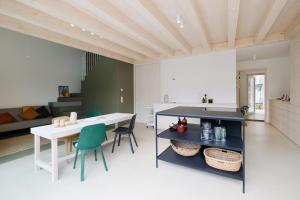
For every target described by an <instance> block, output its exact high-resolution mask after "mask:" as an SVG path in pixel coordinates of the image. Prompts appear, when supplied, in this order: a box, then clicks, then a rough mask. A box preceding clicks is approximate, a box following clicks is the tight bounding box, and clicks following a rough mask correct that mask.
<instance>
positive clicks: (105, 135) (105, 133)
mask: <svg viewBox="0 0 300 200" xmlns="http://www.w3.org/2000/svg"><path fill="white" fill-rule="evenodd" d="M105 140H106V141H107V135H106V133H105Z"/></svg>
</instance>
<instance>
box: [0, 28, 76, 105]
mask: <svg viewBox="0 0 300 200" xmlns="http://www.w3.org/2000/svg"><path fill="white" fill-rule="evenodd" d="M81 55H82V52H81V51H80V50H77V49H74V48H70V47H66V46H63V45H59V44H56V43H52V42H49V41H46V40H41V39H37V38H34V37H31V36H27V35H23V34H20V33H17V32H13V31H9V30H5V29H1V28H0V94H1V100H0V108H9V107H17V106H23V105H46V104H48V102H49V101H56V99H57V96H58V89H57V86H58V85H68V86H69V89H70V92H80V87H81Z"/></svg>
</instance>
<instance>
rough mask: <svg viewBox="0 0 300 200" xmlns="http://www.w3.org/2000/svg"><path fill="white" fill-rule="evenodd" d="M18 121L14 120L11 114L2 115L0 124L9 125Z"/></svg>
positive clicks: (0, 115) (0, 114)
mask: <svg viewBox="0 0 300 200" xmlns="http://www.w3.org/2000/svg"><path fill="white" fill-rule="evenodd" d="M16 121H17V120H16V118H14V117H13V116H12V115H11V114H10V113H8V112H6V113H0V124H7V123H12V122H16Z"/></svg>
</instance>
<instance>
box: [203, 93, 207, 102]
mask: <svg viewBox="0 0 300 200" xmlns="http://www.w3.org/2000/svg"><path fill="white" fill-rule="evenodd" d="M204 103H207V95H206V94H205V95H204Z"/></svg>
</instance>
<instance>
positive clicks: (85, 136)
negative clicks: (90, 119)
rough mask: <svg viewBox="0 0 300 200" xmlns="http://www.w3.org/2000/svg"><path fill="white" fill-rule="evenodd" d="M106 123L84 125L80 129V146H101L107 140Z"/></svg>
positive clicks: (84, 148) (87, 147) (83, 148)
mask: <svg viewBox="0 0 300 200" xmlns="http://www.w3.org/2000/svg"><path fill="white" fill-rule="evenodd" d="M105 132H106V130H105V124H95V125H90V126H86V127H83V128H82V129H81V131H80V135H79V140H78V148H79V149H82V150H87V149H93V148H96V147H99V146H100V145H101V144H102V143H103V142H104V140H105Z"/></svg>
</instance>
